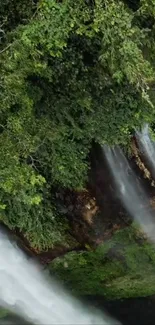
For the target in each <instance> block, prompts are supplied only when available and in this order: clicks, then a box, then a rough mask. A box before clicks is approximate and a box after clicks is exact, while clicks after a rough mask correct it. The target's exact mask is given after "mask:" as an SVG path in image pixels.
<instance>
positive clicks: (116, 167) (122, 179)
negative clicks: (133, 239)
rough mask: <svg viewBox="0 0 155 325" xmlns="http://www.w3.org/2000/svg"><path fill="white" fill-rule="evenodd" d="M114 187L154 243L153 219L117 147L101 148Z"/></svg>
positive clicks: (154, 229) (140, 188)
mask: <svg viewBox="0 0 155 325" xmlns="http://www.w3.org/2000/svg"><path fill="white" fill-rule="evenodd" d="M103 151H104V155H105V157H106V160H107V162H108V166H109V167H110V170H111V173H112V175H113V179H114V182H115V185H116V194H117V195H118V196H119V198H120V199H121V201H122V203H123V205H124V207H125V208H126V210H127V211H128V212H129V214H130V215H131V216H132V218H133V219H134V220H135V221H136V222H138V223H139V224H140V225H141V227H142V230H143V231H144V232H145V233H146V234H147V236H148V238H149V239H151V241H153V242H155V217H154V216H153V214H152V213H151V212H149V211H148V199H147V196H146V194H145V192H144V191H143V189H142V187H141V186H140V184H139V183H138V180H137V178H136V175H135V174H134V172H133V170H132V169H131V167H130V165H129V163H128V161H127V159H126V158H125V156H124V154H123V152H122V150H121V149H120V148H119V147H113V148H110V147H108V146H106V145H105V146H104V147H103Z"/></svg>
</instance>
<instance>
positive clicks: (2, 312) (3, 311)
mask: <svg viewBox="0 0 155 325" xmlns="http://www.w3.org/2000/svg"><path fill="white" fill-rule="evenodd" d="M7 315H8V311H7V310H6V309H4V308H0V319H1V318H4V317H6V316H7Z"/></svg>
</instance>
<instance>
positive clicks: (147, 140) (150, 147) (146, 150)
mask: <svg viewBox="0 0 155 325" xmlns="http://www.w3.org/2000/svg"><path fill="white" fill-rule="evenodd" d="M136 139H137V142H138V145H139V148H140V151H141V152H142V153H143V154H144V155H145V157H146V159H147V161H148V165H149V168H150V169H151V171H152V173H153V176H154V177H155V143H154V142H153V141H152V139H151V137H150V134H149V125H148V124H145V126H144V127H143V129H142V131H141V132H138V131H137V132H136Z"/></svg>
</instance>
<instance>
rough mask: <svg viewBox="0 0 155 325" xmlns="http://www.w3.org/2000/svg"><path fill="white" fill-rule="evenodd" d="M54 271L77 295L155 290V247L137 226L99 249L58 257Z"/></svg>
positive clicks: (128, 294)
mask: <svg viewBox="0 0 155 325" xmlns="http://www.w3.org/2000/svg"><path fill="white" fill-rule="evenodd" d="M50 271H51V273H52V274H54V275H56V277H57V278H58V279H59V280H60V281H62V282H63V283H64V284H65V285H66V286H67V288H69V289H71V290H72V292H73V293H74V294H76V295H102V296H105V297H107V299H117V298H125V297H126V298H127V297H128V298H129V297H138V296H147V295H151V294H154V293H155V272H154V271H155V250H154V247H153V246H152V245H151V244H149V243H148V242H146V241H145V240H144V239H143V235H142V233H140V231H139V230H138V229H137V228H135V227H133V226H131V227H128V228H126V229H124V230H121V231H118V232H116V233H115V235H114V236H113V238H112V239H111V240H110V241H108V242H106V243H104V244H102V245H100V246H98V247H97V249H96V250H95V251H86V252H78V253H77V252H70V253H68V254H66V255H65V256H64V257H63V258H57V259H55V260H54V261H53V262H52V263H51V265H50Z"/></svg>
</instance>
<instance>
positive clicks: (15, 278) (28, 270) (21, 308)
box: [0, 232, 120, 325]
mask: <svg viewBox="0 0 155 325" xmlns="http://www.w3.org/2000/svg"><path fill="white" fill-rule="evenodd" d="M0 305H1V306H3V307H5V308H8V309H10V310H11V311H13V312H15V313H16V314H19V315H21V316H22V317H23V318H25V319H26V320H28V321H31V322H33V323H34V324H45V325H46V324H47V325H48V324H49V325H52V324H61V325H62V324H63V325H65V324H66V325H67V324H82V325H90V324H103V325H108V324H109V325H111V324H120V323H118V322H116V321H114V322H113V320H112V319H111V318H109V317H108V316H106V315H102V314H101V313H100V312H98V311H97V312H95V311H94V312H93V313H92V312H90V311H88V310H87V311H86V310H85V308H84V307H83V306H82V304H80V303H79V302H77V301H76V300H75V299H74V298H72V297H70V296H69V295H68V294H67V293H66V292H64V290H63V289H62V288H60V287H59V286H58V284H56V283H55V282H53V281H52V282H51V281H50V279H48V278H47V277H45V275H44V274H43V271H41V270H40V269H39V267H38V266H37V265H36V264H34V263H33V262H32V261H30V260H27V258H26V257H25V255H24V254H23V253H22V252H21V251H20V250H19V249H18V248H17V247H15V246H14V244H12V243H11V242H10V241H9V240H8V238H7V237H6V236H5V235H4V234H3V233H1V232H0Z"/></svg>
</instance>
